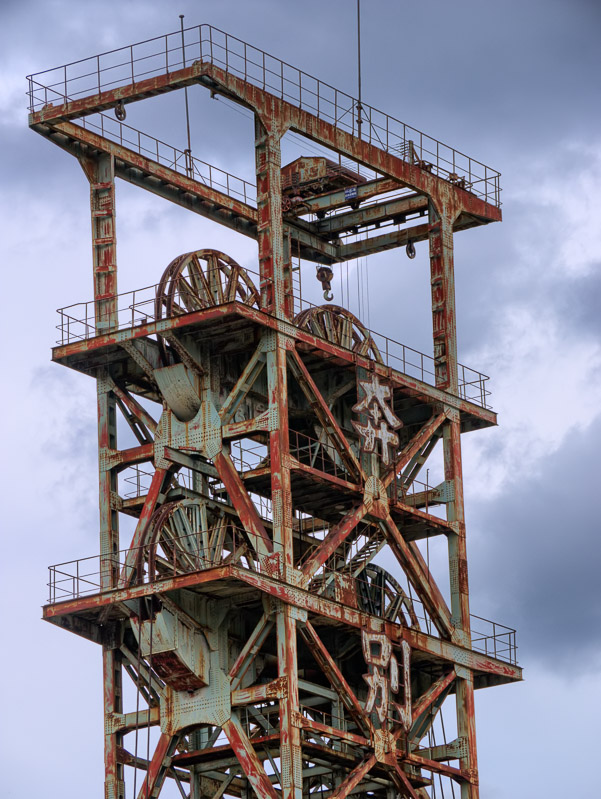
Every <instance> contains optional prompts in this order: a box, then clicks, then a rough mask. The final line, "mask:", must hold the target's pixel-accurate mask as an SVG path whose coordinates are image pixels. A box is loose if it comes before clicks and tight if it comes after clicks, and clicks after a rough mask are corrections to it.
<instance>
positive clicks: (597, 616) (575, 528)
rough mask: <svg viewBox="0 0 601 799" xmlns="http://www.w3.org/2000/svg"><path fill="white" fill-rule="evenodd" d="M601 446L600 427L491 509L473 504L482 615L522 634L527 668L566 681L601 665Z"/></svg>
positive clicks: (476, 595)
mask: <svg viewBox="0 0 601 799" xmlns="http://www.w3.org/2000/svg"><path fill="white" fill-rule="evenodd" d="M565 412H566V413H570V409H569V408H566V409H565ZM600 446H601V420H598V421H597V422H596V423H595V424H594V425H592V426H591V427H590V428H589V429H588V430H585V431H583V432H578V433H573V434H572V435H571V436H570V438H569V439H568V440H566V442H565V443H564V444H563V446H562V447H561V448H560V449H559V450H558V451H557V452H556V453H555V454H554V455H553V456H551V457H549V458H548V459H547V460H546V462H545V464H544V465H543V466H542V467H541V470H540V472H539V473H538V474H536V475H533V476H532V477H530V478H528V479H526V480H524V481H523V482H521V483H520V484H517V485H516V484H512V485H511V486H510V487H508V488H507V489H506V490H505V491H504V492H503V493H502V494H501V495H500V496H499V497H497V498H496V499H495V500H493V501H490V502H488V503H478V501H477V498H475V497H473V498H472V505H471V512H470V520H471V523H470V530H471V531H472V533H473V535H474V538H475V540H474V541H473V542H472V544H471V546H470V551H471V554H472V556H473V557H472V569H471V575H470V577H471V585H472V593H473V596H472V606H473V608H474V609H476V607H486V608H487V610H488V612H490V613H492V614H494V618H495V619H496V620H498V621H500V622H501V623H507V624H509V626H514V627H517V630H518V645H519V646H520V653H521V658H522V661H523V662H531V661H539V662H541V663H542V664H544V665H545V666H546V668H547V669H548V670H550V671H552V670H557V671H560V672H564V673H565V675H566V676H567V675H568V674H569V673H576V672H579V671H581V672H585V671H594V670H595V669H598V667H599V663H600V662H601V661H600V658H601V635H600V633H599V630H601V596H600V594H599V579H598V578H599V564H600V563H601V524H600V523H599V517H598V501H597V500H598V482H599V469H598V452H599V447H600ZM476 612H478V611H477V610H476Z"/></svg>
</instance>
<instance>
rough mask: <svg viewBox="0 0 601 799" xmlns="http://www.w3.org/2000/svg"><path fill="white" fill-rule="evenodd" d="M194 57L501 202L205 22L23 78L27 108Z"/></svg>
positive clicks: (383, 118)
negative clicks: (27, 99) (27, 95)
mask: <svg viewBox="0 0 601 799" xmlns="http://www.w3.org/2000/svg"><path fill="white" fill-rule="evenodd" d="M195 62H201V63H210V64H213V65H214V66H216V67H219V68H222V69H224V70H225V71H226V72H227V73H229V74H231V75H234V76H235V77H238V78H241V79H242V80H244V81H246V82H248V83H251V84H252V85H254V86H257V87H259V88H260V89H262V90H264V91H266V92H269V93H270V94H273V95H275V96H276V97H278V98H280V99H281V100H284V101H286V102H288V103H291V104H293V105H295V106H297V107H298V108H300V109H302V110H304V111H308V112H309V113H311V114H313V115H314V116H316V117H317V118H318V119H320V120H323V121H325V122H328V123H330V124H332V125H333V126H334V127H336V128H338V129H340V130H343V131H345V132H348V133H351V134H352V135H354V136H359V135H360V136H361V138H362V139H363V140H364V141H367V142H369V143H370V144H373V145H374V146H376V147H378V148H379V149H381V150H385V151H386V152H389V153H391V154H393V155H395V156H396V157H398V158H400V159H402V160H404V161H410V162H412V163H414V164H416V165H417V166H419V167H421V168H422V169H426V170H427V171H429V172H432V173H433V174H435V175H438V176H439V177H442V178H444V179H445V180H448V181H450V182H452V183H456V184H458V185H461V186H462V187H464V188H466V189H467V190H469V191H471V192H472V193H474V194H476V195H477V196H479V197H481V198H482V199H484V200H485V201H486V202H488V203H491V204H493V205H496V206H497V207H499V206H500V205H501V197H500V192H501V187H500V173H499V172H497V171H496V170H493V169H491V168H490V167H488V166H486V165H485V164H483V163H482V162H480V161H477V160H476V159H473V158H471V157H470V156H467V155H465V154H464V153H462V152H460V151H459V150H456V149H455V148H453V147H449V146H448V145H446V144H443V143H442V142H441V141H439V140H438V139H435V138H433V137H431V136H428V135H427V134H425V133H423V132H422V131H420V130H417V129H416V128H414V127H412V126H411V125H407V124H406V123H404V122H401V121H399V120H398V119H395V118H394V117H391V116H389V115H388V114H385V113H383V112H382V111H378V110H377V109H375V108H373V107H371V106H369V105H367V104H366V103H363V102H362V103H361V106H360V108H359V105H358V101H357V100H356V99H355V98H354V97H352V96H351V95H349V94H346V92H342V91H340V90H339V89H336V88H335V87H333V86H330V85H329V84H327V83H324V82H323V81H320V80H318V79H317V78H315V77H313V76H311V75H308V74H307V73H306V72H303V71H302V70H299V69H297V68H296V67H293V66H291V65H290V64H287V63H286V62H284V61H281V60H280V59H278V58H274V57H273V56H271V55H269V53H266V52H265V51H264V50H260V49H258V48H256V47H253V46H252V45H250V44H248V43H247V42H244V41H242V40H241V39H238V38H237V37H235V36H230V34H228V33H225V32H224V31H221V30H218V29H217V28H214V27H212V26H211V25H198V26H194V27H191V28H187V29H186V30H185V31H184V33H183V42H182V32H181V31H176V32H174V33H169V34H166V35H164V36H159V37H156V38H154V39H148V40H146V41H143V42H138V43H136V44H132V45H129V46H127V47H122V48H119V49H117V50H111V51H109V52H106V53H102V54H99V55H95V56H92V57H90V58H85V59H82V60H80V61H75V62H72V63H70V64H64V65H62V66H60V67H55V68H53V69H48V70H44V71H43V72H38V73H35V74H33V75H29V76H28V82H29V109H30V111H38V110H40V109H42V108H43V107H44V106H47V105H48V104H63V103H66V102H70V101H73V100H78V99H82V98H84V97H93V96H94V95H96V94H99V93H101V92H105V91H112V90H115V89H117V88H119V87H123V86H127V85H131V84H135V83H137V82H140V81H142V80H145V79H148V78H152V77H157V76H159V75H164V74H168V73H170V72H172V71H174V70H177V69H180V68H182V67H183V66H184V65H187V66H190V65H191V64H193V63H195ZM88 113H93V111H90V112H88ZM359 119H360V120H361V123H360V124H358V120H359Z"/></svg>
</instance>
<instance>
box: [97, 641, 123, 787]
mask: <svg viewBox="0 0 601 799" xmlns="http://www.w3.org/2000/svg"><path fill="white" fill-rule="evenodd" d="M102 671H103V678H104V682H103V686H104V692H103V699H104V702H103V704H104V730H105V732H104V799H125V782H124V779H123V765H122V764H121V763H119V762H118V760H117V752H118V750H119V748H120V747H121V746H122V745H123V733H115V732H109V730H110V729H111V724H110V722H111V721H112V719H113V718H114V714H115V713H122V712H123V697H122V681H121V676H122V672H121V656H120V653H119V650H118V649H114V648H112V646H111V645H109V644H106V643H105V644H103V646H102Z"/></svg>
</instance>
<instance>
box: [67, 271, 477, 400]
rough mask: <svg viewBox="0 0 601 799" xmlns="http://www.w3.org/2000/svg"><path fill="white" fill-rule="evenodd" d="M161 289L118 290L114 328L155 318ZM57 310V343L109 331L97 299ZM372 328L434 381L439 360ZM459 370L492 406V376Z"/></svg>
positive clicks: (388, 352) (463, 382) (404, 369)
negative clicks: (99, 315)
mask: <svg viewBox="0 0 601 799" xmlns="http://www.w3.org/2000/svg"><path fill="white" fill-rule="evenodd" d="M246 271H247V272H249V273H250V274H251V275H253V274H256V273H254V272H253V271H252V270H250V269H246ZM157 289H158V286H157V285H153V286H145V287H144V288H141V289H135V290H134V291H128V292H124V293H123V294H118V295H117V297H116V299H117V302H118V311H117V313H118V315H119V322H118V324H117V325H116V326H115V327H114V328H112V330H111V332H114V331H116V330H125V329H132V328H135V327H138V326H140V325H145V324H150V323H152V322H154V321H155V297H156V292H157ZM302 302H303V304H304V305H310V303H308V302H307V301H306V300H302ZM57 313H58V314H59V317H60V323H59V324H58V325H57V330H59V332H60V334H61V335H60V339H59V340H58V341H57V344H58V345H60V346H65V345H67V344H70V343H72V342H75V341H84V340H87V339H90V338H94V337H95V336H98V335H100V334H101V333H103V332H107V330H106V329H104V328H103V327H102V325H100V326H99V324H98V321H97V320H96V319H95V303H94V301H93V300H88V301H87V302H81V303H75V304H73V305H69V306H66V307H65V308H59V309H58V311H57ZM368 332H369V334H370V335H371V336H372V338H373V339H374V341H375V342H376V344H377V346H378V349H379V351H380V354H381V356H382V360H383V362H384V363H385V364H386V365H387V366H391V367H392V368H393V369H396V370H397V371H399V372H401V373H402V374H406V375H409V376H410V377H415V378H417V379H418V380H421V381H422V382H424V383H429V384H434V376H435V368H434V367H435V361H434V358H433V357H432V356H431V355H426V354H425V353H423V352H419V351H418V350H415V349H413V348H412V347H408V346H407V345H406V344H402V343H401V342H399V341H395V340H394V339H392V338H389V337H388V336H384V335H382V334H381V333H376V332H374V331H368ZM340 346H342V345H340ZM457 370H458V374H459V396H460V397H461V398H462V399H465V400H468V401H469V402H473V403H475V404H476V405H480V406H481V407H483V408H488V407H489V405H488V403H487V399H488V397H489V396H490V391H489V390H488V389H487V388H486V384H487V382H488V380H489V377H488V376H487V375H485V374H482V373H481V372H477V371H476V370H475V369H471V368H470V367H468V366H464V365H463V364H461V363H458V364H457Z"/></svg>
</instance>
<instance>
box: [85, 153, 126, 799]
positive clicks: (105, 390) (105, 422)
mask: <svg viewBox="0 0 601 799" xmlns="http://www.w3.org/2000/svg"><path fill="white" fill-rule="evenodd" d="M82 167H83V168H84V171H85V172H86V175H87V177H88V180H89V181H90V212H91V217H92V260H93V270H94V315H95V321H96V331H97V332H98V333H101V332H105V331H107V330H113V329H115V328H116V327H118V313H117V254H116V246H117V243H116V235H115V230H116V228H115V162H114V159H113V157H112V156H110V155H106V154H101V155H99V156H98V157H97V158H96V159H95V160H94V161H89V160H88V161H86V162H85V163H84V162H83V161H82ZM108 377H109V375H108V373H106V374H101V375H99V377H98V380H97V402H98V456H99V510H100V584H101V587H102V589H103V590H107V589H109V588H112V587H113V586H114V585H115V584H116V581H117V579H118V560H119V556H118V552H119V515H118V512H117V511H116V510H115V509H114V508H113V497H116V496H117V495H118V484H117V473H116V471H115V470H114V469H113V468H111V458H110V456H111V453H112V452H114V451H115V450H116V449H117V404H116V398H115V396H114V394H113V393H112V391H111V389H110V385H109V382H108V380H107V378H108ZM102 670H103V678H104V718H105V736H104V767H105V783H104V795H105V799H124V797H125V783H124V780H123V766H122V765H121V764H120V763H118V761H117V751H118V748H119V747H120V746H121V745H122V739H123V735H122V734H120V733H110V732H106V730H109V729H110V725H109V723H108V722H109V720H110V719H111V718H112V717H113V714H115V713H121V712H122V672H121V658H120V655H119V652H118V650H117V649H115V648H114V644H107V643H104V644H103V647H102Z"/></svg>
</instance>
